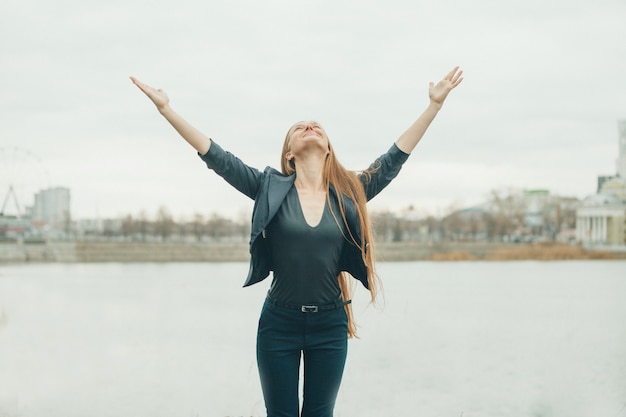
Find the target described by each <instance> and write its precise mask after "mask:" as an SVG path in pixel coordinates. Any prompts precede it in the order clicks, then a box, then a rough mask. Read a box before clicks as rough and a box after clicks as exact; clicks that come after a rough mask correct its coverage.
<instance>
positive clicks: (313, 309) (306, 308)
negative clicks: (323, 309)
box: [300, 306, 319, 313]
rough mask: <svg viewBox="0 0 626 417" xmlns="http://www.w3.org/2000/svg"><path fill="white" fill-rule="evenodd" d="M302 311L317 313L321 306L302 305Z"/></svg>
mask: <svg viewBox="0 0 626 417" xmlns="http://www.w3.org/2000/svg"><path fill="white" fill-rule="evenodd" d="M300 311H302V312H303V313H317V312H318V311H319V308H318V307H317V306H302V307H301V308H300Z"/></svg>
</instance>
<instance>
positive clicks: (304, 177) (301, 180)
mask: <svg viewBox="0 0 626 417" xmlns="http://www.w3.org/2000/svg"><path fill="white" fill-rule="evenodd" d="M294 184H295V186H296V188H298V190H299V191H306V192H326V187H325V184H324V161H323V160H321V161H320V160H311V159H309V160H306V159H298V161H297V162H296V179H295V181H294Z"/></svg>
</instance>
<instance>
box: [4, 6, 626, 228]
mask: <svg viewBox="0 0 626 417" xmlns="http://www.w3.org/2000/svg"><path fill="white" fill-rule="evenodd" d="M625 21H626V2H624V1H623V0H597V1H594V2H576V1H574V2H572V1H565V0H524V1H515V2H511V1H501V0H478V1H466V2H458V1H451V0H443V1H442V0H437V1H434V0H427V1H424V0H406V1H397V0H386V1H372V0H361V1H358V2H356V1H347V0H315V1H294V0H291V1H287V0H269V1H253V0H239V1H233V0H211V1H199V0H193V1H192V0H178V1H169V2H163V1H160V0H157V1H154V0H151V1H147V0H123V1H122V0H107V1H102V0H97V1H96V0H81V1H78V0H76V1H70V0H55V1H48V0H3V1H2V3H1V4H0V52H1V54H0V57H1V63H0V118H1V121H2V122H1V123H0V163H1V164H2V165H0V186H1V187H2V188H0V192H1V194H0V197H2V200H0V201H3V200H4V198H5V196H6V194H7V191H8V187H9V185H8V182H9V181H10V182H11V183H12V184H14V185H15V188H16V191H17V194H18V195H19V196H20V200H21V201H20V203H21V204H30V203H32V200H31V196H30V195H23V194H28V192H30V190H31V188H36V187H40V186H41V187H47V186H63V187H68V188H70V189H71V199H72V211H73V216H74V217H96V216H118V215H123V214H126V213H130V214H133V215H135V214H138V213H139V212H140V211H141V210H146V212H147V213H148V214H149V215H153V214H154V213H155V212H156V210H157V208H158V207H159V206H161V205H164V206H167V207H168V208H169V209H170V211H171V212H172V213H173V214H174V215H175V217H176V218H181V217H183V216H191V215H192V214H193V213H196V212H198V213H203V214H205V215H208V214H210V213H212V212H218V213H221V214H224V215H232V216H236V215H240V214H242V213H249V212H250V211H251V208H252V202H251V201H250V200H248V199H247V197H244V196H242V195H240V194H238V193H237V192H236V191H234V190H233V189H231V188H230V186H228V185H227V184H226V183H224V182H223V180H222V179H221V178H219V177H217V176H216V175H215V174H214V173H212V172H210V171H208V170H207V169H206V168H205V166H204V164H203V163H202V161H201V160H200V159H199V158H198V157H197V155H196V154H195V151H194V150H193V149H192V148H191V147H189V146H188V145H187V144H186V143H184V142H183V141H182V139H180V138H179V137H178V136H177V135H176V133H175V132H174V130H173V129H172V128H171V127H169V125H167V123H166V122H165V121H164V120H163V119H162V118H161V116H160V115H159V114H158V113H157V112H156V109H155V108H154V106H153V105H152V104H151V103H150V102H149V101H148V99H147V98H146V97H145V96H143V94H142V93H141V92H140V91H139V90H138V89H136V87H135V86H133V85H132V83H131V82H130V81H129V79H128V77H129V76H130V75H134V76H136V77H138V78H139V79H140V80H142V81H144V82H146V83H148V84H151V85H153V86H155V87H161V88H163V89H164V90H165V91H166V92H167V93H168V94H169V96H170V99H171V104H172V107H174V108H175V109H176V110H177V111H178V112H179V113H181V114H182V115H183V116H184V117H185V118H187V119H188V120H189V121H190V122H191V123H192V124H194V125H196V126H197V127H198V128H200V129H201V130H202V131H204V132H205V133H207V134H208V135H209V136H211V137H213V138H214V139H215V140H216V141H217V142H218V143H220V145H221V146H222V147H224V148H226V149H228V150H230V151H231V152H233V153H234V154H236V155H238V156H239V157H240V158H241V159H243V160H244V161H245V162H247V163H249V164H250V165H253V166H256V167H258V168H261V169H262V168H263V167H265V166H266V165H273V166H278V165H279V156H280V155H279V152H280V148H281V145H282V141H283V138H284V135H285V133H286V131H287V129H288V128H289V126H290V125H291V124H292V123H294V122H296V121H299V120H303V119H314V120H317V121H319V122H320V123H321V124H322V125H323V126H324V127H325V129H326V131H327V133H328V135H329V137H330V139H331V141H332V143H333V146H334V147H335V149H336V151H337V154H338V156H339V159H340V161H341V162H342V163H343V164H344V165H345V166H346V167H348V168H350V169H355V170H358V169H361V168H364V167H366V166H368V165H369V163H370V162H372V160H373V159H374V158H375V157H377V156H378V155H380V154H381V153H383V152H385V151H386V150H387V149H388V148H389V146H390V145H391V144H392V143H393V141H394V140H395V139H396V138H397V137H398V136H399V135H400V134H401V133H402V132H403V130H404V129H405V128H406V127H408V126H409V125H410V124H411V123H412V122H413V121H414V120H415V119H416V118H417V117H418V116H419V114H420V113H421V111H422V110H423V109H424V108H425V107H426V105H427V103H428V98H427V94H428V92H427V91H428V82H429V81H435V82H436V81H438V80H439V79H440V78H441V77H442V76H443V75H444V74H445V73H447V72H448V71H449V70H450V69H451V68H452V67H454V66H455V65H460V66H461V67H462V69H463V70H464V74H465V80H464V81H463V83H462V84H461V85H460V86H459V87H458V88H457V89H456V90H454V91H453V92H452V93H451V95H450V96H449V97H448V100H447V102H446V103H445V106H444V108H443V110H442V111H441V112H440V113H439V115H438V117H437V119H436V120H435V122H434V124H433V125H432V126H431V129H430V130H429V131H428V132H427V134H426V136H425V137H424V140H423V141H422V142H421V143H420V144H419V146H418V147H417V149H416V150H415V151H414V153H413V155H412V156H411V158H410V159H409V161H408V162H407V164H406V165H405V166H404V168H403V170H402V172H401V173H400V176H399V177H398V178H397V179H396V180H395V182H394V183H392V184H391V185H390V186H389V188H388V189H387V190H386V191H385V192H384V193H382V194H381V195H380V196H378V197H377V198H376V199H374V200H373V201H372V203H371V207H372V208H375V209H391V210H395V209H400V208H402V207H407V206H409V205H413V206H415V207H416V209H417V210H420V211H423V212H424V213H433V214H437V213H441V212H443V211H445V210H447V208H448V207H450V206H451V205H456V206H470V205H473V204H476V203H478V202H481V201H483V200H484V199H485V197H486V195H487V194H488V193H489V191H490V190H492V189H494V188H501V187H517V188H530V189H535V188H542V189H548V190H550V192H551V193H553V194H558V195H565V196H573V197H578V198H584V197H585V196H587V195H590V194H593V193H594V192H595V187H596V177H597V176H598V175H603V174H609V175H610V174H614V173H615V160H616V158H617V156H618V136H617V135H618V133H617V121H618V120H619V119H626V41H625V39H626V24H624V22H625ZM10 208H11V205H9V209H7V210H6V211H7V212H9V211H11V210H10Z"/></svg>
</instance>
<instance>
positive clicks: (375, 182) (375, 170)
mask: <svg viewBox="0 0 626 417" xmlns="http://www.w3.org/2000/svg"><path fill="white" fill-rule="evenodd" d="M408 158H409V154H407V153H405V152H403V151H401V150H400V148H398V147H397V146H396V144H395V143H394V144H393V145H392V146H391V148H389V150H388V151H387V153H385V154H383V155H381V156H379V157H378V158H377V159H376V160H375V161H374V162H373V163H372V164H371V165H370V166H369V168H368V169H367V170H365V171H364V172H362V173H360V174H359V179H360V180H361V182H362V183H363V188H364V189H365V196H366V197H367V201H369V200H371V199H372V198H374V197H376V195H378V193H380V192H381V191H382V190H383V189H384V188H385V187H386V186H387V185H389V183H390V182H391V180H393V179H394V178H395V177H396V176H397V175H398V173H399V172H400V168H402V164H404V163H405V162H406V160H407V159H408Z"/></svg>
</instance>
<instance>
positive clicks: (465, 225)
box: [82, 190, 579, 242]
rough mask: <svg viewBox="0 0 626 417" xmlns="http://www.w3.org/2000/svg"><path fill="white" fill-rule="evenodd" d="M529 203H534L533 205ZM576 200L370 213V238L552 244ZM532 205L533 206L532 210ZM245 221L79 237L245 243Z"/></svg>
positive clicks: (196, 219)
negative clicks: (439, 211) (424, 213)
mask: <svg viewBox="0 0 626 417" xmlns="http://www.w3.org/2000/svg"><path fill="white" fill-rule="evenodd" d="M531 203H532V204H531ZM578 204H579V202H578V200H577V199H575V198H563V197H550V196H547V195H544V196H542V198H541V199H540V200H539V202H537V199H533V198H529V196H528V194H527V193H524V192H520V191H516V190H494V191H492V192H491V193H490V195H489V198H488V200H487V202H486V203H485V204H483V205H482V206H480V207H473V208H466V209H458V208H455V207H450V208H449V209H448V210H447V212H446V213H445V214H444V215H442V216H440V217H435V216H425V217H424V216H418V215H417V214H416V210H415V209H414V208H413V207H409V208H407V209H406V210H404V211H403V212H401V213H391V212H372V213H370V216H371V219H372V224H373V227H374V233H375V235H376V236H377V239H379V240H380V241H407V240H424V241H449V240H466V241H479V240H482V241H484V240H488V241H509V242H511V241H530V240H533V239H537V238H541V239H544V240H555V239H556V238H557V237H558V236H559V234H560V233H561V232H562V231H564V230H572V229H575V227H576V207H577V206H578ZM531 205H532V206H533V207H531ZM249 232H250V225H249V216H239V218H238V219H232V218H228V217H225V216H222V215H219V214H216V213H214V214H211V215H210V216H204V215H202V214H196V215H194V216H193V218H192V219H191V220H187V221H180V220H179V221H176V220H174V217H173V216H172V214H171V213H170V212H169V210H168V209H167V208H166V207H161V208H159V210H158V211H157V213H156V216H155V217H154V218H152V219H149V218H148V215H147V214H146V213H145V212H142V213H140V214H139V215H137V216H133V215H130V214H129V215H127V216H125V217H124V218H122V219H110V220H105V221H103V223H102V225H101V226H100V227H99V228H97V229H94V230H90V231H84V232H82V236H83V237H90V236H91V237H94V238H102V237H104V238H107V239H124V240H140V241H147V240H159V241H174V240H176V241H180V240H187V241H198V242H200V241H225V240H229V241H244V242H245V241H247V239H248V237H249Z"/></svg>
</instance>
